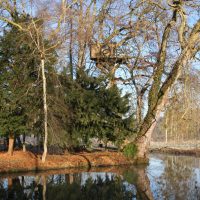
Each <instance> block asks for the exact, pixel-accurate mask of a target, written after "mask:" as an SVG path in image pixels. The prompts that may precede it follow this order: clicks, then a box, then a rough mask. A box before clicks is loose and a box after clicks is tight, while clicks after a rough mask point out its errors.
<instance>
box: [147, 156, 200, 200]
mask: <svg viewBox="0 0 200 200" xmlns="http://www.w3.org/2000/svg"><path fill="white" fill-rule="evenodd" d="M147 171H148V176H149V179H150V182H151V190H152V193H153V194H154V198H155V199H161V200H162V199H172V200H173V199H176V200H179V199H180V200H186V199H188V200H199V199H200V158H196V157H193V156H174V155H153V156H151V163H150V166H149V167H148V168H147Z"/></svg>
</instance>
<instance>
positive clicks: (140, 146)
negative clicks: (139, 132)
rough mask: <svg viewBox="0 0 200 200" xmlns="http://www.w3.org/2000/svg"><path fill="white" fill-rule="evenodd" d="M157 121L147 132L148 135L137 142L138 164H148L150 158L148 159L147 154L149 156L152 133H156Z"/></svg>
mask: <svg viewBox="0 0 200 200" xmlns="http://www.w3.org/2000/svg"><path fill="white" fill-rule="evenodd" d="M156 123H157V122H156V121H154V122H153V123H152V125H151V127H150V128H149V130H148V131H147V132H146V134H145V135H144V136H142V137H140V138H139V139H138V140H137V141H136V146H137V155H136V158H137V160H136V161H137V163H147V162H148V158H147V154H148V149H149V145H150V140H151V136H152V133H153V131H154V128H155V126H156Z"/></svg>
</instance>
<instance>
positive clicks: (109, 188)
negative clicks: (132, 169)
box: [0, 173, 134, 200]
mask: <svg viewBox="0 0 200 200" xmlns="http://www.w3.org/2000/svg"><path fill="white" fill-rule="evenodd" d="M94 174H95V173H91V176H90V177H88V178H87V179H85V181H84V182H83V179H82V177H81V176H82V174H65V175H51V176H44V175H42V176H41V177H40V180H39V182H38V183H37V182H36V180H35V179H34V178H33V177H25V178H22V177H18V178H8V179H7V183H6V184H5V183H2V182H1V185H0V199H12V200H14V199H16V200H19V199H24V200H26V199H38V200H39V199H41V200H46V199H48V200H49V199H50V200H51V199H52V200H62V199H72V200H79V199H80V200H83V199H86V200H87V199H88V200H97V199H98V200H99V199H116V200H117V199H119V200H121V199H124V200H129V199H133V197H134V193H133V191H129V190H127V188H126V185H125V184H124V182H123V180H122V178H120V177H119V176H115V175H113V174H112V175H111V174H109V175H108V174H105V178H102V177H101V176H96V177H95V178H94V177H93V175H94ZM22 180H23V182H22ZM8 183H9V184H8ZM3 185H4V186H3ZM5 185H6V186H5Z"/></svg>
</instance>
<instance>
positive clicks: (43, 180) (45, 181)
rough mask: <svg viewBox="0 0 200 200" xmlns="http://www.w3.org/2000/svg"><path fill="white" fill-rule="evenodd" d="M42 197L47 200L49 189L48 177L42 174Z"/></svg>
mask: <svg viewBox="0 0 200 200" xmlns="http://www.w3.org/2000/svg"><path fill="white" fill-rule="evenodd" d="M42 186H43V187H42V199H43V200H46V191H47V179H46V176H44V175H42Z"/></svg>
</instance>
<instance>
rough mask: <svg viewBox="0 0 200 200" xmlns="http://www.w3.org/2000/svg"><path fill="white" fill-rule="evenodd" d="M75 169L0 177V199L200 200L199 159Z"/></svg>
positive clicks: (153, 159)
mask: <svg viewBox="0 0 200 200" xmlns="http://www.w3.org/2000/svg"><path fill="white" fill-rule="evenodd" d="M74 170H76V171H74ZM74 170H73V169H72V170H62V171H49V172H42V173H37V174H34V173H26V174H7V175H5V174H2V175H0V199H11V200H15V199H16V200H20V199H24V200H26V199H38V200H39V199H41V200H45V199H46V200H63V199H66V200H101V199H105V200H112V199H113V200H121V199H124V200H129V199H158V200H162V199H172V200H176V199H180V200H185V199H188V200H200V158H195V157H191V156H171V155H158V154H157V155H151V156H150V164H149V166H143V167H142V166H140V167H134V166H131V167H118V168H116V167H114V168H96V169H90V170H89V171H88V172H83V170H79V171H78V170H77V169H74Z"/></svg>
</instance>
